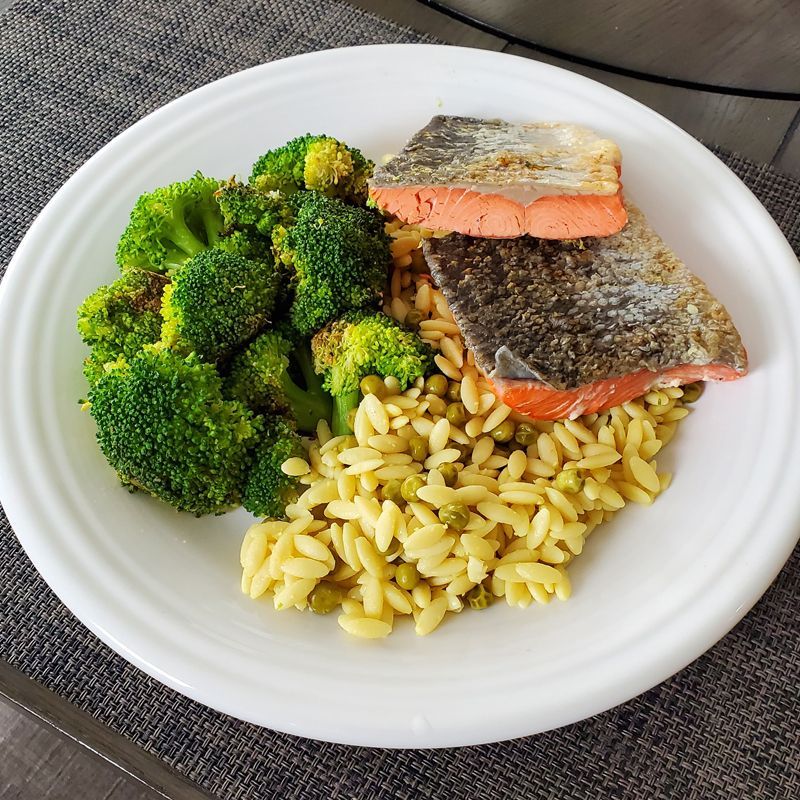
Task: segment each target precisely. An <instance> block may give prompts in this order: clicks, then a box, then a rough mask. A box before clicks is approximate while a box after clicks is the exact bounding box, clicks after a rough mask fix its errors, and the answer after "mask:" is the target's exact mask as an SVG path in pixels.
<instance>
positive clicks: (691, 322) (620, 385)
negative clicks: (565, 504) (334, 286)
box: [423, 204, 747, 419]
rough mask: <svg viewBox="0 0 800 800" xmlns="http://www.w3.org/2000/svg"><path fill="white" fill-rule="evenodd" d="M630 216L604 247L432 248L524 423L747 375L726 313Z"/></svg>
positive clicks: (473, 344) (522, 242)
mask: <svg viewBox="0 0 800 800" xmlns="http://www.w3.org/2000/svg"><path fill="white" fill-rule="evenodd" d="M627 211H628V217H629V220H630V221H629V223H628V225H626V227H625V228H624V229H623V230H622V231H621V232H620V233H618V234H615V235H614V236H609V237H605V238H588V239H583V240H581V241H571V242H552V241H547V240H543V239H536V238H533V237H528V236H526V237H522V238H518V239H510V240H498V239H475V238H471V237H467V236H463V235H461V234H451V235H450V236H446V237H444V238H441V239H436V238H431V239H426V240H425V242H424V245H423V247H424V254H425V258H426V260H427V262H428V266H429V268H430V271H431V275H432V277H433V279H434V280H435V281H436V283H437V284H438V286H439V288H440V289H441V291H442V292H443V294H444V296H445V298H446V299H447V302H448V303H449V305H450V309H451V311H452V313H453V316H454V317H455V320H456V322H457V324H458V326H459V328H460V329H461V333H462V335H463V336H464V341H465V343H466V345H467V346H468V347H469V348H470V349H471V350H472V351H473V353H474V355H475V361H476V363H477V365H478V366H479V367H480V368H481V369H482V370H483V372H484V373H485V374H486V376H487V378H488V379H489V380H490V382H491V383H492V385H493V388H494V390H495V393H496V394H497V395H498V396H499V397H500V398H502V400H503V401H504V402H505V403H506V404H507V405H509V406H511V407H512V408H515V409H516V410H518V411H520V412H521V413H523V414H527V415H528V416H531V417H534V418H537V419H564V418H570V419H574V418H575V417H578V416H580V415H581V414H590V413H592V412H595V411H601V410H603V409H606V408H610V407H611V406H614V405H618V404H620V403H625V402H627V401H629V400H633V399H634V398H636V397H639V396H640V395H642V394H644V393H645V392H646V391H648V390H649V389H651V388H655V387H660V386H678V385H681V384H684V383H691V382H693V381H696V380H718V381H726V380H734V379H736V378H740V377H742V376H743V375H745V374H746V373H747V353H746V352H745V349H744V347H743V345H742V341H741V338H740V336H739V333H738V331H737V330H736V328H735V327H734V325H733V322H732V321H731V319H730V316H729V315H728V312H727V311H726V310H725V308H724V307H723V306H722V304H721V303H719V301H717V300H716V299H715V298H714V297H713V296H712V295H711V294H710V292H709V291H708V289H707V288H706V286H705V284H704V283H703V282H702V281H701V280H700V279H699V278H697V277H696V276H694V275H693V274H692V273H691V272H689V270H688V269H687V268H686V266H685V265H684V264H683V263H682V262H681V261H680V260H679V259H678V257H677V256H676V255H675V254H674V253H673V252H672V251H671V250H670V249H669V248H668V247H667V246H666V245H665V244H664V242H663V241H662V240H661V239H660V238H659V236H658V235H657V234H656V233H655V231H653V229H652V228H650V226H649V225H648V224H647V221H646V219H645V217H644V215H643V214H642V212H641V211H639V209H637V208H635V207H634V206H632V205H630V204H628V206H627Z"/></svg>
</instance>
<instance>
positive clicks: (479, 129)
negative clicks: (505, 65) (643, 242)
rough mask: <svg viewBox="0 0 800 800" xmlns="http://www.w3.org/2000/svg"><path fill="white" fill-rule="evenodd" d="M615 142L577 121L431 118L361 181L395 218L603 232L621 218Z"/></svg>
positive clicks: (531, 230) (505, 231) (471, 229)
mask: <svg viewBox="0 0 800 800" xmlns="http://www.w3.org/2000/svg"><path fill="white" fill-rule="evenodd" d="M620 164H621V156H620V151H619V148H618V147H617V145H615V144H614V143H613V142H612V141H610V140H609V139H602V138H600V137H599V136H598V135H597V134H596V133H594V131H591V130H589V129H588V128H583V127H581V126H579V125H567V124H563V123H557V122H523V123H519V122H505V121H503V120H500V119H490V120H486V119H475V118H474V117H448V116H436V117H434V118H433V119H432V120H431V121H430V122H429V123H428V124H427V125H426V126H425V127H424V128H423V129H422V130H420V131H418V132H417V133H415V134H414V136H413V137H412V138H411V140H410V141H409V142H408V144H407V145H406V146H405V147H404V148H403V149H402V150H401V151H400V153H399V154H398V155H397V156H395V157H394V158H393V159H391V160H390V161H389V162H388V163H387V164H384V165H383V166H380V167H378V168H377V169H376V170H375V174H374V175H373V176H372V179H371V180H370V183H369V192H370V197H371V198H372V200H373V201H374V202H375V203H376V204H377V205H378V207H379V208H381V209H382V210H384V211H386V212H387V213H389V214H392V215H394V216H396V217H397V218H399V219H401V220H403V221H404V222H408V223H414V224H418V225H424V226H425V227H426V228H431V229H433V230H443V231H456V232H457V233H464V234H467V235H469V236H484V237H491V238H504V239H505V238H513V237H515V236H522V235H524V234H530V235H531V236H538V237H541V238H544V239H575V238H580V237H582V236H608V235H610V234H612V233H616V232H617V231H619V230H621V229H622V227H623V226H624V225H625V222H626V221H627V215H626V213H625V206H624V203H623V201H622V185H621V183H620V180H619V173H620Z"/></svg>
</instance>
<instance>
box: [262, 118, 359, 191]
mask: <svg viewBox="0 0 800 800" xmlns="http://www.w3.org/2000/svg"><path fill="white" fill-rule="evenodd" d="M374 166H375V165H374V164H373V163H372V161H369V160H368V159H366V158H364V156H363V155H362V154H361V152H360V151H359V150H356V149H355V148H354V147H347V145H345V144H343V143H342V142H340V141H338V140H336V139H333V138H331V137H330V136H324V135H321V136H312V135H311V134H306V135H305V136H298V137H297V138H296V139H292V141H290V142H288V143H287V144H285V145H283V146H282V147H278V148H276V149H275V150H270V151H269V152H267V153H265V154H264V155H263V156H261V158H259V159H258V161H256V163H255V164H254V165H253V172H252V174H251V176H250V183H251V184H253V185H254V186H255V187H256V188H258V189H261V190H262V191H271V190H277V191H279V192H283V193H284V194H289V193H291V192H296V191H297V190H299V189H310V190H313V191H317V192H321V193H323V194H325V195H327V196H328V197H339V198H341V199H342V200H347V201H350V202H354V203H358V204H363V203H364V202H365V201H366V199H367V180H368V179H369V177H370V176H371V175H372V169H373V167H374Z"/></svg>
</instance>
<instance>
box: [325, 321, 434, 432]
mask: <svg viewBox="0 0 800 800" xmlns="http://www.w3.org/2000/svg"><path fill="white" fill-rule="evenodd" d="M311 350H312V353H313V357H314V369H315V370H316V371H317V372H318V373H319V374H321V375H323V376H324V382H323V386H324V388H325V389H327V391H329V392H330V393H331V394H332V395H333V401H334V402H333V421H332V429H333V432H334V434H336V435H339V434H342V433H349V432H350V430H351V429H350V425H349V422H348V414H349V413H350V412H351V411H352V410H353V409H354V408H356V406H357V405H358V400H359V390H358V385H359V382H360V381H361V379H362V378H363V377H364V376H366V375H369V374H377V375H380V376H381V377H382V378H386V377H388V376H389V375H393V376H394V377H395V378H397V380H398V381H399V382H400V388H401V389H403V390H404V389H406V388H407V387H408V385H409V384H410V383H412V382H413V381H415V380H416V379H417V378H419V377H420V376H422V375H425V373H426V372H427V371H428V370H429V369H430V368H431V366H432V364H433V352H432V351H431V349H430V347H429V346H428V345H427V344H425V342H423V341H422V339H420V338H419V336H417V334H416V333H414V332H413V331H411V330H409V329H408V328H405V327H403V326H402V325H400V324H399V323H398V322H395V321H394V320H393V319H392V318H391V317H387V316H386V315H385V314H382V313H380V312H377V313H370V312H366V311H354V312H350V313H348V314H345V315H344V316H343V317H341V318H340V319H337V320H336V321H334V322H332V323H331V324H330V325H328V326H327V327H326V328H324V329H323V330H321V331H320V332H319V333H318V334H317V335H316V336H315V337H314V338H313V339H312V340H311Z"/></svg>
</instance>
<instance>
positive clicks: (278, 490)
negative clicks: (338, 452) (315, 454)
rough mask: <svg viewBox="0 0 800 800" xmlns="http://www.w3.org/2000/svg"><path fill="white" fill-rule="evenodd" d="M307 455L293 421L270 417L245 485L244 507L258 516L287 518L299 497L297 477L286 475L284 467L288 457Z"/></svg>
mask: <svg viewBox="0 0 800 800" xmlns="http://www.w3.org/2000/svg"><path fill="white" fill-rule="evenodd" d="M305 455H306V453H305V450H304V449H303V445H302V443H301V441H300V437H299V436H298V435H297V433H296V432H295V430H294V428H293V427H292V424H291V422H290V421H289V420H285V419H282V418H281V417H277V416H273V417H270V418H268V419H267V420H266V423H265V431H264V434H263V436H262V439H261V443H260V445H259V447H258V450H257V452H256V455H255V460H254V463H253V468H252V469H251V471H250V475H249V477H248V479H247V483H246V484H245V489H244V497H243V499H242V505H243V506H244V507H245V508H246V509H247V510H248V511H250V512H251V513H252V514H255V515H257V516H259V517H274V518H278V519H280V518H283V517H285V516H286V511H285V509H286V506H287V505H288V504H289V503H292V502H294V501H295V499H296V498H297V478H293V477H291V476H289V475H286V474H285V473H284V472H283V471H282V470H281V464H283V462H284V461H286V459H287V458H292V457H293V456H299V457H305Z"/></svg>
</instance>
